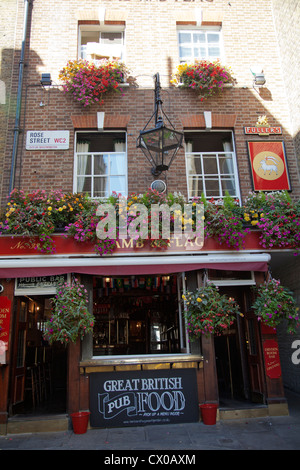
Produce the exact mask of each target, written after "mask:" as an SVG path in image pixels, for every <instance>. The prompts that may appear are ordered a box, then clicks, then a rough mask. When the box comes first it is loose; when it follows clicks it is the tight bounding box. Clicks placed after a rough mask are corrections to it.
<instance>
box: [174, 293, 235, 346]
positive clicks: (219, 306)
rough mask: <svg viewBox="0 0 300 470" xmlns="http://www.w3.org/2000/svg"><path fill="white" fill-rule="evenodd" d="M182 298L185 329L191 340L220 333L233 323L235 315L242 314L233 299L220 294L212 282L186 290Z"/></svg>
mask: <svg viewBox="0 0 300 470" xmlns="http://www.w3.org/2000/svg"><path fill="white" fill-rule="evenodd" d="M182 298H183V300H184V301H185V306H186V308H185V319H186V324H187V331H188V333H189V335H190V338H191V340H192V341H193V340H195V339H197V338H200V337H201V335H203V334H204V335H209V334H216V335H220V334H222V333H223V332H224V331H225V330H227V329H228V328H229V327H230V325H232V324H233V322H234V321H235V319H236V318H237V315H242V314H241V313H240V312H239V307H238V304H237V303H236V302H235V300H234V299H233V298H232V297H227V296H226V295H221V294H220V293H219V290H218V287H217V286H215V285H214V284H207V285H205V286H202V287H199V288H198V289H196V290H195V291H187V292H186V293H185V294H184V295H183V296H182Z"/></svg>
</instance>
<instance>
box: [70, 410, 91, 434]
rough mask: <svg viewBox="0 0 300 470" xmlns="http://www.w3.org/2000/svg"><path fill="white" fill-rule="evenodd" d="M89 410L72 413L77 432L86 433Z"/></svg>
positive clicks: (74, 428) (75, 431)
mask: <svg viewBox="0 0 300 470" xmlns="http://www.w3.org/2000/svg"><path fill="white" fill-rule="evenodd" d="M90 414H91V413H90V412H89V411H79V412H78V413H72V414H71V418H72V425H73V431H74V433H75V434H85V433H86V431H87V427H88V423H89V416H90Z"/></svg>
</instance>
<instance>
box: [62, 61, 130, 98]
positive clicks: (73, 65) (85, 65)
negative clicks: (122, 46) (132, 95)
mask: <svg viewBox="0 0 300 470" xmlns="http://www.w3.org/2000/svg"><path fill="white" fill-rule="evenodd" d="M127 74H128V70H127V68H126V66H125V64H124V63H123V62H119V61H116V60H106V59H105V60H100V61H97V63H93V62H88V61H87V60H82V59H79V60H70V61H69V62H68V63H67V66H66V67H64V68H63V69H62V70H61V71H60V73H59V79H60V80H61V81H62V82H63V84H64V85H63V86H64V90H65V92H67V93H69V94H71V95H72V97H73V98H74V100H75V101H76V102H78V103H80V104H82V105H83V106H89V105H91V104H95V103H97V104H102V103H103V96H104V95H105V94H106V93H108V92H114V91H117V92H120V91H122V89H121V88H120V84H122V83H124V80H125V77H126V76H127Z"/></svg>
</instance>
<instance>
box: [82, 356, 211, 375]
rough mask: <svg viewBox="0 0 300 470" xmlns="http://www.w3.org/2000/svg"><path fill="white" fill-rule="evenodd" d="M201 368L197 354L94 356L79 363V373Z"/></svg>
mask: <svg viewBox="0 0 300 470" xmlns="http://www.w3.org/2000/svg"><path fill="white" fill-rule="evenodd" d="M199 363H201V364H202V366H203V356H201V355H197V354H186V353H179V354H152V355H151V356H150V355H149V356H147V355H145V356H143V357H141V356H110V357H107V356H94V357H92V358H91V359H88V360H84V361H81V362H80V363H79V366H80V369H81V373H89V372H90V373H91V372H104V371H107V372H108V371H114V370H115V371H120V370H122V369H123V370H130V369H131V370H149V369H171V368H172V369H174V368H175V369H176V368H198V367H202V366H200V365H199Z"/></svg>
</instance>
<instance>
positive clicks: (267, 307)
mask: <svg viewBox="0 0 300 470" xmlns="http://www.w3.org/2000/svg"><path fill="white" fill-rule="evenodd" d="M253 289H254V292H255V293H256V295H257V297H256V300H255V302H254V303H253V305H252V308H253V310H254V313H255V314H256V315H257V316H258V320H261V321H263V322H264V323H265V324H266V325H267V326H269V327H271V328H276V327H277V326H278V325H279V324H280V323H281V322H282V321H283V320H285V321H286V323H287V332H288V333H292V334H294V333H296V331H297V328H298V327H299V326H300V318H299V313H298V310H299V308H298V307H296V301H295V299H294V297H293V293H292V292H291V291H290V290H288V289H287V288H286V287H284V286H282V285H281V284H280V281H279V280H277V279H270V280H269V281H267V282H264V283H263V284H261V285H259V286H258V287H256V286H255V287H253Z"/></svg>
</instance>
